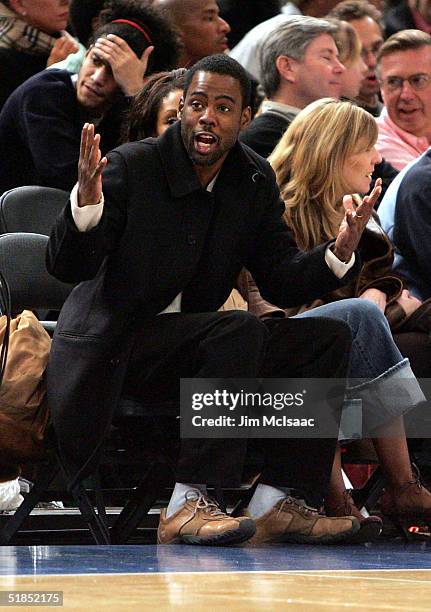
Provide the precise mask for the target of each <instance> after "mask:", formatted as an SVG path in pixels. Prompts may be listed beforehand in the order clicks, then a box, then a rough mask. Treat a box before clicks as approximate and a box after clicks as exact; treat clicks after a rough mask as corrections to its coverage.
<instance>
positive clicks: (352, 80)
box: [328, 18, 398, 208]
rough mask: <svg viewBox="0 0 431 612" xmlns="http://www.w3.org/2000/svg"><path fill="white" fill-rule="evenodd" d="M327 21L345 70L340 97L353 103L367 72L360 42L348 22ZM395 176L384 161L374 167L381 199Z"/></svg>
mask: <svg viewBox="0 0 431 612" xmlns="http://www.w3.org/2000/svg"><path fill="white" fill-rule="evenodd" d="M328 21H331V22H334V23H335V25H336V26H337V30H336V32H335V33H334V37H335V42H336V44H337V47H338V50H339V54H340V61H341V63H342V64H343V65H344V67H345V69H346V70H345V71H344V72H343V74H342V75H341V97H342V98H344V99H347V100H350V101H355V100H356V98H357V96H358V94H359V91H360V89H361V86H362V82H363V78H364V75H365V74H366V72H367V70H368V68H367V65H366V64H365V62H364V60H363V59H362V56H361V41H360V40H359V37H358V35H357V33H356V30H355V29H354V28H353V26H352V25H351V24H350V23H349V22H347V21H339V20H338V19H334V18H328ZM397 174H398V171H397V170H396V169H395V168H394V167H393V166H392V165H391V164H390V163H389V162H387V161H386V160H384V159H382V161H381V162H380V163H378V164H377V165H376V166H375V169H374V173H373V178H374V179H377V178H381V179H382V197H383V195H384V194H385V193H386V190H387V189H388V187H389V185H390V184H391V183H392V181H393V180H394V178H395V177H396V175H397ZM376 208H377V206H376Z"/></svg>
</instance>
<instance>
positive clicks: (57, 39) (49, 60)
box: [0, 0, 78, 108]
mask: <svg viewBox="0 0 431 612" xmlns="http://www.w3.org/2000/svg"><path fill="white" fill-rule="evenodd" d="M68 18H69V0H3V1H2V2H0V108H1V107H2V106H3V104H4V103H5V101H6V100H7V98H8V97H9V95H10V94H11V93H12V92H13V91H14V89H16V88H17V87H18V85H20V84H21V83H23V82H24V81H25V80H27V79H28V78H29V77H30V76H32V75H33V74H35V73H36V72H40V71H41V70H43V69H44V68H46V67H47V66H49V65H50V64H53V63H55V62H57V61H60V60H62V59H64V58H65V57H67V55H69V53H73V52H74V51H77V50H78V44H77V43H76V41H75V40H74V39H73V38H72V37H71V36H70V34H68V33H67V32H65V31H64V28H65V27H66V25H67V21H68Z"/></svg>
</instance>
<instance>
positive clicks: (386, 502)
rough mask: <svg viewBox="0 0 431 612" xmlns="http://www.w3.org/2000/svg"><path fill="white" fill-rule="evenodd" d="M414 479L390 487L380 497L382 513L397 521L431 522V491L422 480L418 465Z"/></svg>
mask: <svg viewBox="0 0 431 612" xmlns="http://www.w3.org/2000/svg"><path fill="white" fill-rule="evenodd" d="M413 468H414V472H415V473H414V476H413V478H412V480H410V481H408V482H406V483H404V484H403V485H400V486H398V487H396V486H391V487H388V488H387V490H386V491H385V493H384V494H383V496H382V497H381V499H380V508H381V511H382V514H384V515H385V516H388V517H389V518H391V519H392V520H393V521H395V522H400V521H401V522H404V521H418V520H423V521H425V522H426V523H430V522H431V493H430V492H429V491H428V489H427V488H426V487H424V486H423V485H422V483H421V481H420V474H419V471H418V469H417V468H416V466H413Z"/></svg>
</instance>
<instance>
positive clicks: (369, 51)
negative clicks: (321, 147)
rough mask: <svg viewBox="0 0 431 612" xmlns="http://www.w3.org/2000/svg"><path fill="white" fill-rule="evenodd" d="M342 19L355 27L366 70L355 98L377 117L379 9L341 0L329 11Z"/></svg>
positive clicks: (380, 38)
mask: <svg viewBox="0 0 431 612" xmlns="http://www.w3.org/2000/svg"><path fill="white" fill-rule="evenodd" d="M328 16H330V17H336V18H337V19H341V20H342V21H348V22H349V23H351V25H352V26H353V27H354V28H355V30H356V32H357V34H358V36H359V39H360V41H361V45H362V51H361V53H362V59H363V60H364V62H365V63H366V65H367V67H368V71H367V72H366V74H365V77H364V79H363V82H362V86H361V89H360V91H359V95H358V96H357V97H356V102H357V103H358V104H359V105H360V106H362V108H365V110H367V111H368V112H369V113H371V114H372V115H374V117H378V116H379V115H380V112H381V110H382V104H381V102H380V99H379V92H380V85H379V82H378V80H377V74H376V67H377V53H378V51H379V49H380V47H381V46H382V44H383V30H382V26H381V23H380V20H381V13H380V11H378V10H377V9H376V7H375V6H374V5H373V4H371V3H370V2H367V1H366V0H344V2H340V3H339V4H337V6H336V7H335V8H334V9H333V10H332V11H331V12H330V13H329V15H328Z"/></svg>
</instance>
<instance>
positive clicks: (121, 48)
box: [94, 34, 154, 96]
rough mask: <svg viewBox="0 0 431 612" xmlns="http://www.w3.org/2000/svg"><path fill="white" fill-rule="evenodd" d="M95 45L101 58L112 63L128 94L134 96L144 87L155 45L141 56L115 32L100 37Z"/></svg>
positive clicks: (124, 90) (113, 70)
mask: <svg viewBox="0 0 431 612" xmlns="http://www.w3.org/2000/svg"><path fill="white" fill-rule="evenodd" d="M94 47H95V50H96V51H97V54H98V55H99V56H100V58H101V60H102V61H104V62H107V63H108V64H109V65H110V67H111V70H112V74H113V76H114V79H115V81H116V82H117V83H118V85H119V87H120V88H121V90H122V91H123V93H124V94H125V95H126V96H134V95H135V94H137V93H138V91H140V90H141V89H142V85H143V81H144V76H145V73H146V70H147V67H148V60H149V57H150V55H151V53H152V51H153V49H154V47H147V48H146V49H145V50H144V52H143V53H142V56H141V57H140V58H139V57H137V55H136V54H135V53H134V52H133V51H132V49H131V48H130V47H129V45H128V44H127V42H126V41H125V40H123V39H122V38H120V37H119V36H116V35H115V34H108V35H107V36H106V37H102V38H98V39H97V40H96V42H95V43H94Z"/></svg>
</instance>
